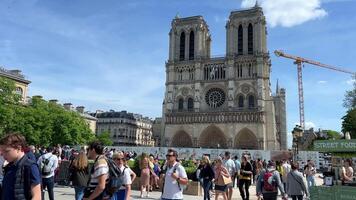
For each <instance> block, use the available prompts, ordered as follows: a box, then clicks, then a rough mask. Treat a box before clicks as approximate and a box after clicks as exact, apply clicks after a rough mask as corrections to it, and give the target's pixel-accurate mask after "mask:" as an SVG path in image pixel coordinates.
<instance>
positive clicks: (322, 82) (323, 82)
mask: <svg viewBox="0 0 356 200" xmlns="http://www.w3.org/2000/svg"><path fill="white" fill-rule="evenodd" d="M325 83H327V81H318V84H325Z"/></svg>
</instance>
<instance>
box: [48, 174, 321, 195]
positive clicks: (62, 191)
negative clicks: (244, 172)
mask: <svg viewBox="0 0 356 200" xmlns="http://www.w3.org/2000/svg"><path fill="white" fill-rule="evenodd" d="M319 175H320V174H317V175H316V176H315V181H316V185H322V183H323V180H322V179H321V178H319ZM249 191H250V200H257V197H256V186H255V185H251V186H250V188H249ZM46 195H48V194H47V193H46ZM54 196H55V199H56V200H72V199H74V189H73V188H71V187H64V186H57V187H55V188H54ZM160 197H161V192H150V196H149V197H148V198H140V191H137V190H133V191H132V195H131V199H132V200H136V199H140V200H141V199H146V200H152V199H160ZM214 198H215V197H213V198H211V199H212V200H214ZM46 199H48V197H47V196H46ZM199 199H203V196H191V195H184V200H199ZM232 199H233V200H242V198H241V197H240V192H239V190H238V189H237V188H234V192H233V195H232ZM278 199H281V198H278Z"/></svg>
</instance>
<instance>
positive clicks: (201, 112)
mask: <svg viewBox="0 0 356 200" xmlns="http://www.w3.org/2000/svg"><path fill="white" fill-rule="evenodd" d="M266 35H267V30H266V21H265V17H264V15H263V12H262V8H260V7H258V6H255V7H253V8H251V9H248V10H240V11H233V12H231V14H230V17H229V20H228V21H227V23H226V37H227V38H226V56H224V57H211V56H210V43H211V36H210V33H209V28H208V25H207V24H206V22H205V20H204V19H203V17H202V16H193V17H187V18H178V17H176V18H175V19H173V21H172V27H171V30H170V32H169V59H168V61H167V62H166V91H165V97H164V103H163V117H162V130H161V145H163V146H173V147H202V148H237V149H261V150H279V149H286V145H287V144H286V110H285V89H283V88H281V89H279V87H278V86H277V91H276V94H275V95H273V96H272V95H271V93H272V92H271V88H270V73H271V61H270V57H269V53H268V51H267V44H266V40H267V39H266Z"/></svg>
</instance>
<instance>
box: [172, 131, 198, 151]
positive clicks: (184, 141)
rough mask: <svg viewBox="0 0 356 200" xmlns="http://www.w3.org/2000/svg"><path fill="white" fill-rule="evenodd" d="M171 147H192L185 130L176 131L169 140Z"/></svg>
mask: <svg viewBox="0 0 356 200" xmlns="http://www.w3.org/2000/svg"><path fill="white" fill-rule="evenodd" d="M171 146H172V147H193V141H192V138H191V137H190V135H189V134H188V133H186V132H185V131H178V132H177V133H176V134H175V135H174V137H173V138H172V142H171Z"/></svg>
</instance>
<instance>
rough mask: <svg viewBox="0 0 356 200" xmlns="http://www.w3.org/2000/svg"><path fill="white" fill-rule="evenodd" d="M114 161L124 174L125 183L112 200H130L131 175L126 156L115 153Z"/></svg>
mask: <svg viewBox="0 0 356 200" xmlns="http://www.w3.org/2000/svg"><path fill="white" fill-rule="evenodd" d="M112 159H113V160H114V161H115V163H116V164H117V166H118V167H119V169H120V171H121V173H123V175H122V176H123V182H122V186H121V187H120V188H119V191H117V192H116V193H115V194H114V195H113V197H112V198H111V200H129V199H130V196H131V184H132V180H131V174H130V169H129V168H128V167H127V166H126V161H125V156H124V154H123V153H122V152H117V153H116V152H115V153H114V154H113V156H112Z"/></svg>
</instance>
